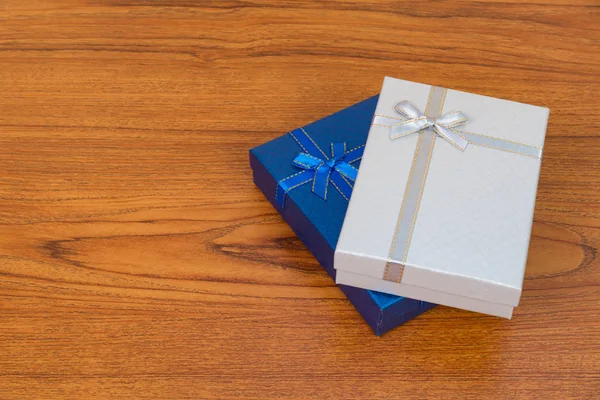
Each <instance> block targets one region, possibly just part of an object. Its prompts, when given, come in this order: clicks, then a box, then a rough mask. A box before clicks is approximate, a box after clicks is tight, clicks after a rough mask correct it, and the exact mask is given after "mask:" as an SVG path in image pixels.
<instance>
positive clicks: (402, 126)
mask: <svg viewBox="0 0 600 400" xmlns="http://www.w3.org/2000/svg"><path fill="white" fill-rule="evenodd" d="M394 110H395V111H396V112H397V113H398V114H400V115H402V116H403V117H405V118H406V120H405V121H401V122H398V123H395V124H394V125H392V129H391V136H390V137H391V138H392V139H397V138H399V137H402V136H406V135H410V134H413V133H416V132H419V131H422V130H423V129H427V128H430V127H432V128H433V131H434V132H435V133H437V134H438V135H439V136H441V137H442V138H444V139H445V140H447V141H448V142H449V143H450V144H451V145H453V146H454V147H456V148H458V149H459V150H461V151H464V150H465V149H466V148H467V145H468V144H469V141H468V140H467V139H466V138H465V137H464V136H462V135H461V134H460V133H459V132H458V131H455V130H454V129H453V128H454V127H456V126H459V125H463V124H466V123H467V121H468V119H467V117H466V116H465V115H464V114H463V113H461V112H460V111H454V112H450V113H448V114H446V115H444V116H441V117H439V118H428V117H426V116H425V115H424V114H423V113H421V111H419V110H418V109H417V108H416V107H415V106H413V105H412V104H410V103H409V102H408V101H406V100H405V101H401V102H400V103H398V104H397V105H396V106H395V107H394Z"/></svg>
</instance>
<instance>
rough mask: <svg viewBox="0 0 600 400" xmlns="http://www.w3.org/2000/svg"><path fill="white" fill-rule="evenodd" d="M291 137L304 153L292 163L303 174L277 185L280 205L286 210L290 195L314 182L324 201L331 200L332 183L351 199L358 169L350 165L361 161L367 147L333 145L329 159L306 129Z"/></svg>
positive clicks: (277, 199)
mask: <svg viewBox="0 0 600 400" xmlns="http://www.w3.org/2000/svg"><path fill="white" fill-rule="evenodd" d="M290 135H291V136H292V137H293V138H294V139H295V140H296V142H297V143H298V144H299V145H300V147H301V148H302V150H304V153H300V154H298V155H297V156H296V158H294V161H293V162H292V163H293V164H294V166H296V167H298V168H300V169H302V171H300V172H298V173H295V174H293V175H290V176H288V177H287V178H285V179H282V180H280V181H279V182H277V189H276V192H275V200H276V201H277V204H279V205H280V206H281V207H283V206H284V205H285V198H286V193H287V192H289V191H290V190H292V189H294V188H297V187H298V186H301V185H304V184H305V183H308V182H311V181H312V191H313V193H314V194H316V195H317V196H319V197H320V198H322V199H323V200H327V189H328V187H329V182H331V183H332V185H333V186H334V187H335V188H336V189H337V191H338V192H340V194H341V195H342V197H343V198H344V199H346V200H348V199H349V198H350V195H351V194H352V187H353V184H354V181H355V180H356V176H357V174H358V170H357V169H356V168H354V167H353V166H352V165H350V163H353V162H355V161H358V160H360V159H361V157H362V154H363V151H364V145H363V146H359V147H356V148H354V149H352V150H350V151H346V143H331V157H328V156H327V155H326V154H325V153H324V152H323V150H321V149H320V148H319V146H317V144H316V143H315V142H314V141H313V140H312V138H311V137H310V136H309V135H308V133H306V131H304V129H302V128H300V129H296V130H294V131H292V132H290Z"/></svg>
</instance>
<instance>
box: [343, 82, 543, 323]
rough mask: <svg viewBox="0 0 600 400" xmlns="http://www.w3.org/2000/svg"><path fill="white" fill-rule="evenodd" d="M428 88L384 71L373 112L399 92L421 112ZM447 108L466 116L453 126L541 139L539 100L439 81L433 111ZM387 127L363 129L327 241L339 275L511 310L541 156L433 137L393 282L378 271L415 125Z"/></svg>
mask: <svg viewBox="0 0 600 400" xmlns="http://www.w3.org/2000/svg"><path fill="white" fill-rule="evenodd" d="M429 91H430V86H429V85H423V84H418V83H413V82H407V81H402V80H398V79H393V78H386V79H385V81H384V85H383V89H382V91H381V95H380V98H379V102H378V105H377V111H376V113H377V114H381V115H386V116H398V115H397V114H396V113H395V112H394V110H393V107H394V106H395V105H396V104H397V103H399V102H400V101H402V100H409V101H410V102H411V103H412V104H413V105H414V106H416V107H417V108H418V109H419V110H421V111H425V108H426V106H427V100H428V96H429ZM455 110H460V111H462V112H463V113H464V114H466V116H467V117H468V118H469V122H468V123H467V124H466V125H465V126H464V127H463V126H461V129H462V130H465V131H467V132H473V133H478V134H483V135H488V136H493V137H497V138H500V139H504V140H510V141H515V142H519V143H523V144H526V145H530V146H536V147H540V148H541V147H543V143H544V136H545V131H546V124H547V119H548V112H549V110H548V109H546V108H542V107H535V106H531V105H526V104H521V103H515V102H510V101H506V100H500V99H494V98H490V97H485V96H480V95H474V94H470V93H464V92H458V91H454V90H448V91H447V94H446V98H445V102H444V107H443V110H442V114H445V113H447V112H449V111H455ZM389 136H390V132H389V128H386V127H376V126H374V127H372V128H371V131H370V133H369V138H368V141H367V145H366V148H365V153H364V156H363V159H362V162H361V166H360V171H359V174H358V179H357V181H356V184H355V186H354V191H353V194H352V198H351V201H350V204H349V207H348V211H347V214H346V219H345V221H344V226H343V228H342V232H341V235H340V239H339V242H338V245H337V249H336V254H335V261H334V266H335V268H336V269H338V270H339V271H338V283H342V284H350V285H352V286H358V287H363V288H367V289H374V290H379V291H383V292H387V293H392V294H397V295H402V296H407V297H412V298H415V299H419V300H426V301H431V302H437V303H440V304H446V305H449V306H454V307H460V308H465V309H471V310H474V311H479V312H484V313H488V314H492V315H499V316H504V317H510V315H511V313H512V308H513V307H514V306H516V305H517V304H518V302H519V299H520V295H521V288H522V284H523V276H524V271H525V263H526V259H527V251H528V247H529V237H530V233H531V224H532V219H533V209H534V204H535V195H536V189H537V181H538V177H539V170H540V163H541V160H540V159H538V158H534V157H528V156H524V155H520V154H514V153H509V152H506V151H501V150H496V149H490V148H486V147H480V146H475V145H469V146H468V147H467V149H466V150H465V151H464V152H461V151H459V150H457V149H456V148H455V147H453V146H451V145H450V144H449V143H448V142H446V141H445V140H443V139H441V138H439V137H438V138H436V141H435V147H434V150H433V153H432V157H431V163H430V166H429V172H428V176H427V180H426V182H425V186H424V191H423V196H422V199H421V204H420V209H419V213H418V216H417V220H416V224H415V226H414V231H413V236H412V240H411V243H410V248H409V252H408V256H407V259H406V268H405V271H404V276H403V278H402V283H401V284H399V283H395V282H389V281H384V280H383V279H382V278H383V274H384V270H385V266H386V263H387V261H388V256H389V252H390V246H391V243H392V238H393V236H394V230H395V226H396V221H397V218H398V214H399V211H400V207H401V203H402V198H403V196H404V190H405V188H406V183H407V180H408V176H409V173H410V168H411V164H412V159H413V155H414V152H415V147H416V143H417V139H418V134H414V135H410V136H406V137H403V138H399V139H396V140H391V139H390V138H389ZM341 271H345V272H347V273H341V274H340V272H341ZM361 276H362V277H363V278H361ZM373 278H375V279H373ZM377 280H380V281H381V283H380V284H377V285H375V284H374V282H376V281H377ZM374 286H377V288H375V287H374ZM419 288H420V289H419ZM487 305H492V306H494V305H502V306H506V307H500V308H494V307H488V306H487Z"/></svg>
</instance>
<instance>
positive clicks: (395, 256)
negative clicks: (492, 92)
mask: <svg viewBox="0 0 600 400" xmlns="http://www.w3.org/2000/svg"><path fill="white" fill-rule="evenodd" d="M445 97H446V89H444V88H441V87H437V86H433V87H432V88H431V91H430V94H429V101H428V103H427V109H426V110H425V114H423V113H421V112H420V111H419V110H418V109H417V108H416V107H414V106H413V105H412V104H410V103H409V102H408V101H401V102H400V103H398V104H397V105H396V106H395V107H394V110H395V111H396V112H397V113H398V114H400V115H401V116H402V117H403V118H402V119H400V118H397V117H388V116H384V115H377V114H376V115H375V117H374V119H373V126H385V127H388V128H390V130H391V133H390V137H391V139H397V138H400V137H403V136H407V135H410V134H413V133H419V139H418V142H417V147H416V150H415V154H414V158H413V163H412V167H411V173H410V175H409V178H408V182H407V185H406V189H405V192H404V198H403V199H402V206H401V208H400V214H399V215H398V220H397V222H396V229H395V232H394V238H393V239H392V244H391V248H390V253H389V257H388V262H387V264H386V268H385V272H384V275H383V279H384V280H387V281H393V282H401V280H402V276H403V275H404V268H405V265H406V259H407V257H408V251H409V248H410V242H411V239H412V234H413V229H414V226H415V223H416V220H417V216H418V213H419V205H420V203H421V197H422V195H423V189H424V187H425V181H426V179H427V172H428V170H429V164H430V161H431V155H432V153H433V146H434V143H435V138H436V137H437V136H440V137H442V138H444V139H445V140H446V141H448V142H449V143H450V144H452V145H453V146H455V147H456V148H458V149H460V150H461V151H465V149H466V148H467V145H468V144H473V145H477V146H482V147H489V148H492V149H496V150H502V151H507V152H511V153H516V154H520V155H525V156H530V157H535V158H541V157H542V149H540V148H537V147H534V146H529V145H526V144H523V143H516V142H511V141H508V140H503V139H498V138H494V137H491V136H485V135H479V134H476V133H467V132H463V131H458V130H456V129H454V128H455V127H457V126H460V125H463V124H465V123H467V121H468V120H467V117H466V116H465V115H464V114H463V113H461V112H459V111H455V112H450V113H448V114H446V115H444V116H440V114H441V110H442V108H443V105H444V100H445Z"/></svg>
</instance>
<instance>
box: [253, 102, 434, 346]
mask: <svg viewBox="0 0 600 400" xmlns="http://www.w3.org/2000/svg"><path fill="white" fill-rule="evenodd" d="M378 97H379V96H374V97H371V98H369V99H367V100H364V101H362V102H360V103H357V104H355V105H353V106H351V107H348V108H346V109H344V110H342V111H339V112H337V113H335V114H332V115H330V116H328V117H325V118H323V119H321V120H319V121H316V122H313V123H311V124H309V125H306V126H305V127H303V128H300V129H297V130H294V131H291V132H289V133H288V134H286V135H283V136H281V137H279V138H277V139H274V140H272V141H270V142H268V143H265V144H263V145H261V146H258V147H256V148H254V149H252V150H250V166H251V168H252V170H253V173H254V182H255V184H256V186H258V188H259V189H260V190H261V191H262V192H263V194H264V195H265V196H266V198H267V199H268V200H269V201H270V202H271V203H272V204H273V206H274V207H275V208H276V209H277V211H278V212H279V213H280V214H281V216H282V217H283V219H284V220H285V221H286V222H287V223H288V224H289V225H290V227H291V228H292V230H293V231H294V232H295V233H296V235H298V237H299V238H300V240H302V242H303V243H304V244H305V245H306V247H308V249H309V250H310V251H311V252H312V254H313V255H314V256H315V258H316V259H317V260H318V261H319V263H320V264H321V265H322V266H323V268H325V270H326V271H327V273H328V274H329V275H330V276H331V277H332V278H333V280H334V281H335V269H334V268H333V255H334V251H335V246H336V244H337V241H338V238H339V235H340V231H341V230H342V224H343V222H344V215H345V213H346V208H347V207H348V200H347V198H349V196H350V195H351V191H352V183H353V179H352V178H353V176H352V175H353V171H352V170H354V171H356V170H355V169H354V168H358V167H359V164H360V155H362V146H364V144H365V142H366V141H367V135H368V133H369V128H370V125H371V120H372V118H373V114H374V113H375V107H376V105H377V99H378ZM342 143H343V144H344V145H342ZM334 144H335V145H334ZM301 153H305V154H302V155H299V154H301ZM342 156H344V157H342ZM333 160H337V162H336V163H335V166H334V162H333ZM338 167H340V168H338ZM341 167H345V169H344V168H341ZM352 167H354V168H352ZM323 197H324V198H323ZM339 287H340V289H341V290H342V292H343V293H344V294H345V295H346V297H347V298H348V299H349V300H350V301H351V302H352V304H354V306H355V307H356V309H357V310H358V312H359V313H360V314H361V315H362V316H363V318H364V319H365V321H366V322H367V323H368V324H369V326H370V327H371V328H372V329H373V331H374V332H375V334H376V335H377V336H379V335H382V334H383V333H385V332H387V331H389V330H391V329H393V328H395V327H397V326H399V325H402V324H403V323H405V322H407V321H408V320H410V319H412V318H414V317H416V316H417V315H419V314H421V313H423V312H425V311H427V310H429V309H431V308H432V307H434V306H435V305H434V304H431V303H427V302H423V301H418V300H413V299H408V298H405V297H398V296H393V295H388V294H384V293H380V292H375V291H371V290H365V289H359V288H354V287H350V286H345V285H339Z"/></svg>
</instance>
